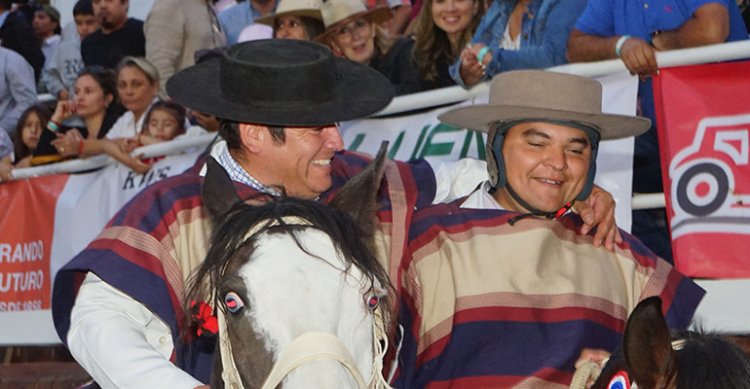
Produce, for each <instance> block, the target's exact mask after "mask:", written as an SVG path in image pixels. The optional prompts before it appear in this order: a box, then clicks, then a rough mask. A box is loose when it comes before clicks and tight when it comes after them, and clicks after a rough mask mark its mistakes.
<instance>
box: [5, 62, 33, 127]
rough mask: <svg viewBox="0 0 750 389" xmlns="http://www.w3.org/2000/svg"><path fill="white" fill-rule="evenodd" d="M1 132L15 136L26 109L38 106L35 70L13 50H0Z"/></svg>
mask: <svg viewBox="0 0 750 389" xmlns="http://www.w3.org/2000/svg"><path fill="white" fill-rule="evenodd" d="M0 72H2V73H0V74H2V79H1V80H0V131H3V132H7V133H8V134H9V135H13V133H14V131H15V128H16V124H17V123H18V119H19V118H20V117H21V113H22V112H23V111H25V110H26V108H28V107H30V106H32V105H34V104H36V87H35V86H34V69H32V68H31V65H29V63H28V62H26V61H25V60H24V59H23V57H21V56H20V55H19V54H18V53H16V52H15V51H12V50H8V49H5V48H0Z"/></svg>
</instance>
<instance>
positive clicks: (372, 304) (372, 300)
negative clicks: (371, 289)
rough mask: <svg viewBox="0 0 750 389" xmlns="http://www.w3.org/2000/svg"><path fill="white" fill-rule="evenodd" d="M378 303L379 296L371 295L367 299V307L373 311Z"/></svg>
mask: <svg viewBox="0 0 750 389" xmlns="http://www.w3.org/2000/svg"><path fill="white" fill-rule="evenodd" d="M379 304H380V297H378V296H376V295H371V296H370V297H369V298H368V299H367V307H368V308H370V309H371V310H373V311H374V310H375V308H377V307H378V305H379Z"/></svg>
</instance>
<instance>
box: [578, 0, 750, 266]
mask: <svg viewBox="0 0 750 389" xmlns="http://www.w3.org/2000/svg"><path fill="white" fill-rule="evenodd" d="M659 4H661V3H659ZM747 37H748V36H747V29H746V28H745V25H744V23H743V21H742V18H741V16H740V13H739V9H738V8H737V3H736V2H735V0H718V1H717V0H675V1H671V2H669V4H667V5H664V6H658V7H653V8H652V9H646V8H644V7H643V6H642V5H641V4H640V3H636V2H631V1H627V0H589V2H588V5H587V6H586V10H585V11H584V12H583V14H582V15H581V17H580V18H579V19H578V21H577V22H576V25H575V28H574V29H573V31H572V32H571V34H570V39H569V41H568V59H569V60H570V62H589V61H601V60H606V59H614V58H618V57H620V58H621V59H622V61H623V63H624V64H625V66H626V67H627V68H628V70H629V71H630V72H631V73H633V74H638V75H639V76H641V83H640V86H639V96H640V111H641V113H642V115H643V116H646V117H648V118H650V119H651V121H652V123H655V122H656V121H655V118H656V115H655V112H654V106H653V104H654V103H653V100H654V99H653V93H652V89H651V79H650V77H649V76H650V75H652V74H654V73H655V72H656V69H657V65H658V64H657V63H656V57H655V54H656V52H657V51H661V50H673V49H679V48H686V47H695V46H701V45H707V44H712V43H720V42H725V41H736V40H742V39H747ZM633 191H634V192H639V193H658V192H662V191H663V188H662V177H661V164H660V159H659V141H658V139H657V135H656V127H655V126H652V128H651V129H650V130H649V131H648V132H646V133H645V134H643V135H641V136H638V137H636V139H635V155H634V163H633ZM633 234H634V235H635V236H637V237H638V238H639V239H641V240H642V241H643V242H644V243H645V244H646V245H647V246H648V247H649V248H651V250H653V251H655V252H656V253H657V254H658V255H660V256H662V257H664V258H667V259H669V260H671V259H672V252H671V240H670V238H669V232H668V231H667V228H666V214H665V213H664V212H663V210H637V211H633Z"/></svg>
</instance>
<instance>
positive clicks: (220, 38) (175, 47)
mask: <svg viewBox="0 0 750 389" xmlns="http://www.w3.org/2000/svg"><path fill="white" fill-rule="evenodd" d="M209 3H210V0H156V1H154V5H153V6H152V7H151V11H149V13H148V17H147V18H146V22H145V23H144V26H143V27H144V32H145V35H146V59H147V60H148V61H149V62H151V63H152V64H154V66H156V69H157V70H158V71H159V78H160V80H161V84H160V86H159V90H160V91H161V94H162V95H165V94H166V90H165V89H164V88H165V85H166V83H167V80H168V79H169V78H170V77H172V75H173V74H174V73H175V72H177V71H180V70H182V69H184V68H186V67H188V66H191V65H193V64H195V60H194V58H195V52H196V51H198V50H201V49H215V48H219V47H224V46H226V37H225V36H224V34H222V32H221V29H220V27H219V22H218V20H217V18H216V14H215V13H214V10H213V8H212V7H211V6H210V4H209Z"/></svg>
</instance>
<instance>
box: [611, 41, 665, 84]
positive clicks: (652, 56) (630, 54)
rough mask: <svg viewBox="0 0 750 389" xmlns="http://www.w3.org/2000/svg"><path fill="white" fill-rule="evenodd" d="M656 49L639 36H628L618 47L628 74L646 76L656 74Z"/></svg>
mask: <svg viewBox="0 0 750 389" xmlns="http://www.w3.org/2000/svg"><path fill="white" fill-rule="evenodd" d="M656 51H657V50H656V49H655V48H654V47H653V46H651V45H649V44H648V42H646V41H644V40H643V39H640V38H635V37H630V38H628V39H627V40H626V41H625V43H624V44H623V45H622V48H621V49H620V58H621V59H622V62H623V63H624V64H625V67H626V68H628V71H630V74H637V75H638V76H640V77H646V76H651V75H654V74H656V70H657V69H658V68H659V67H658V65H657V64H656Z"/></svg>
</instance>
